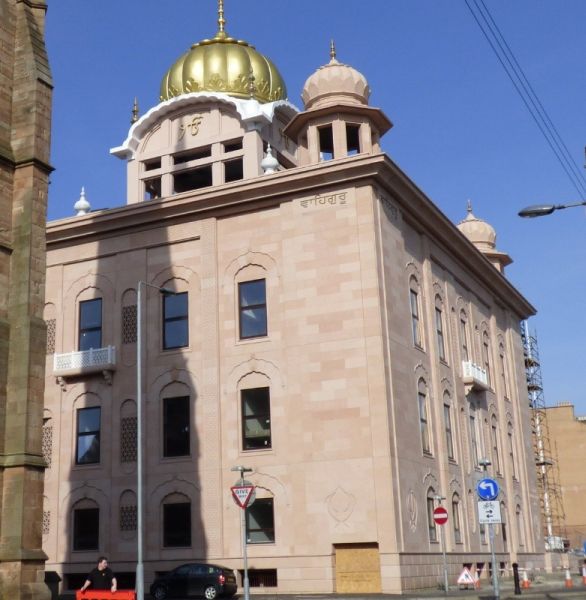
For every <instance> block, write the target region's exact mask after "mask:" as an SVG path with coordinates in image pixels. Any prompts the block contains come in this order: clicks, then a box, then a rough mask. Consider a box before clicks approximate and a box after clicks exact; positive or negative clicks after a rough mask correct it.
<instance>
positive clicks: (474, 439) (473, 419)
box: [470, 404, 480, 468]
mask: <svg viewBox="0 0 586 600" xmlns="http://www.w3.org/2000/svg"><path fill="white" fill-rule="evenodd" d="M478 437H479V436H478V418H477V415H476V407H475V406H474V405H473V404H471V405H470V455H471V456H470V459H471V461H472V464H473V465H474V467H475V468H477V467H478V466H479V460H480V446H479V444H478V441H479V440H478Z"/></svg>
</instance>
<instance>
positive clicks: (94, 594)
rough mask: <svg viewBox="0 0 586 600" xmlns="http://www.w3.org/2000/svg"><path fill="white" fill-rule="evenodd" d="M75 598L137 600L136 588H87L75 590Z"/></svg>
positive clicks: (86, 599) (82, 599)
mask: <svg viewBox="0 0 586 600" xmlns="http://www.w3.org/2000/svg"><path fill="white" fill-rule="evenodd" d="M75 600H136V592H135V591H134V590H118V591H117V592H110V591H108V590H92V589H89V590H85V591H84V592H81V591H80V590H77V592H75Z"/></svg>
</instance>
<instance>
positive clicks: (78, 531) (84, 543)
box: [72, 499, 100, 551]
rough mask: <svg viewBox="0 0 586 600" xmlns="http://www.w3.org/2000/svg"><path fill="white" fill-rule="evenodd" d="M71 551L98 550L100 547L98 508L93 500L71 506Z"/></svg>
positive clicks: (82, 501)
mask: <svg viewBox="0 0 586 600" xmlns="http://www.w3.org/2000/svg"><path fill="white" fill-rule="evenodd" d="M72 516H73V549H74V550H79V551H85V550H98V549H99V547H100V508H99V506H98V505H97V504H96V502H94V501H93V500H89V499H84V500H80V501H79V502H77V503H76V504H75V505H74V506H73V514H72Z"/></svg>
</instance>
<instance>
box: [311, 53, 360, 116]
mask: <svg viewBox="0 0 586 600" xmlns="http://www.w3.org/2000/svg"><path fill="white" fill-rule="evenodd" d="M369 96H370V87H369V86H368V82H367V81H366V78H365V77H364V75H363V74H362V73H360V72H358V71H357V70H356V69H354V68H353V67H351V66H349V65H345V64H343V63H341V62H338V60H337V59H336V49H335V47H334V43H333V42H332V43H331V46H330V62H329V63H328V64H327V65H324V66H323V67H319V69H317V71H315V73H313V75H310V76H309V78H308V79H307V81H306V82H305V85H304V86H303V91H302V92H301V98H302V99H303V103H304V104H305V108H306V109H310V108H320V107H322V106H328V105H330V104H340V103H342V104H358V105H366V104H368V98H369Z"/></svg>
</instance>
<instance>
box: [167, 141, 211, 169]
mask: <svg viewBox="0 0 586 600" xmlns="http://www.w3.org/2000/svg"><path fill="white" fill-rule="evenodd" d="M211 155H212V147H211V146H206V147H204V148H194V149H192V150H187V151H186V152H181V153H178V154H175V155H174V156H173V164H176V165H182V164H185V163H186V162H189V161H191V160H199V159H201V158H209V157H210V156H211Z"/></svg>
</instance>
